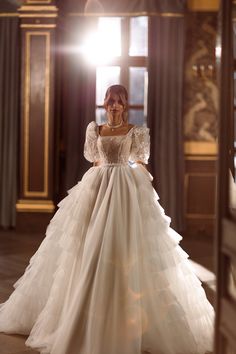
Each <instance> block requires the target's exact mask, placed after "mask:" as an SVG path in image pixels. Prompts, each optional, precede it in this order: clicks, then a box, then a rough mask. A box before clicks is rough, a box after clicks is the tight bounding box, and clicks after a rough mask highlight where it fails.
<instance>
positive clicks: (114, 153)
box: [84, 122, 150, 165]
mask: <svg viewBox="0 0 236 354" xmlns="http://www.w3.org/2000/svg"><path fill="white" fill-rule="evenodd" d="M149 151H150V137H149V129H148V128H146V127H138V126H134V127H133V128H131V129H130V131H129V132H128V133H127V134H126V135H118V136H100V135H99V133H98V126H97V124H96V123H95V122H91V123H89V125H88V127H87V130H86V140H85V146H84V156H85V158H86V159H87V160H88V161H90V162H94V161H98V160H99V161H100V162H101V163H102V164H103V165H107V164H127V163H128V161H129V160H130V161H134V162H135V161H141V162H143V163H148V158H149Z"/></svg>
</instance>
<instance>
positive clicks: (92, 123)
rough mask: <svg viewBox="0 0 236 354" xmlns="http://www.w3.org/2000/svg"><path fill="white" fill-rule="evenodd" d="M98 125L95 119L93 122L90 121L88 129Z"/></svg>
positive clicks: (95, 127)
mask: <svg viewBox="0 0 236 354" xmlns="http://www.w3.org/2000/svg"><path fill="white" fill-rule="evenodd" d="M97 127H98V125H97V123H96V122H95V120H93V121H92V122H90V123H89V124H88V125H87V129H97Z"/></svg>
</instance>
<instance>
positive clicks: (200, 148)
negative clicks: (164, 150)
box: [184, 141, 218, 155]
mask: <svg viewBox="0 0 236 354" xmlns="http://www.w3.org/2000/svg"><path fill="white" fill-rule="evenodd" d="M184 152H185V155H217V153H218V145H217V143H215V142H204V141H186V142H185V143H184Z"/></svg>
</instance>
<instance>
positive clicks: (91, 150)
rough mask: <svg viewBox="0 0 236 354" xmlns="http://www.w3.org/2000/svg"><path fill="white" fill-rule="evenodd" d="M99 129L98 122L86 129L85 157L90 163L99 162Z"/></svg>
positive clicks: (90, 124)
mask: <svg viewBox="0 0 236 354" xmlns="http://www.w3.org/2000/svg"><path fill="white" fill-rule="evenodd" d="M97 139H98V127H97V124H96V122H90V123H89V124H88V126H87V129H86V139H85V144H84V157H85V158H86V160H88V161H89V162H95V161H98V160H99V158H100V156H99V152H98V147H97Z"/></svg>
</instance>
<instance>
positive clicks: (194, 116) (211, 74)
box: [184, 12, 218, 142]
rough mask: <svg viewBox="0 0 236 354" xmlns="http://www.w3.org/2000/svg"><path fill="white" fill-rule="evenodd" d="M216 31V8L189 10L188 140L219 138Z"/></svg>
mask: <svg viewBox="0 0 236 354" xmlns="http://www.w3.org/2000/svg"><path fill="white" fill-rule="evenodd" d="M216 34H217V13H216V12H190V13H189V14H188V16H187V23H186V53H185V78H184V136H185V141H199V142H200V141H204V142H215V141H216V138H217V105H218V90H217V86H216V69H215V43H216Z"/></svg>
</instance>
